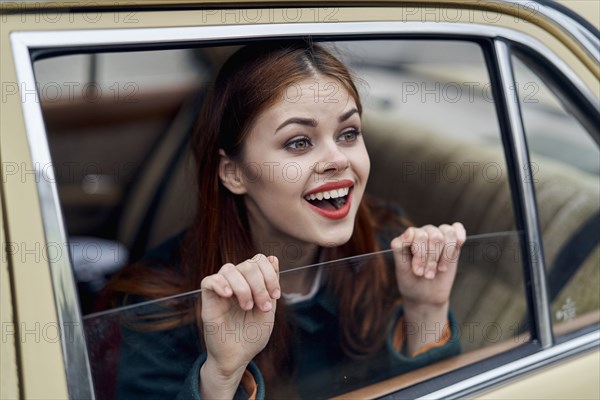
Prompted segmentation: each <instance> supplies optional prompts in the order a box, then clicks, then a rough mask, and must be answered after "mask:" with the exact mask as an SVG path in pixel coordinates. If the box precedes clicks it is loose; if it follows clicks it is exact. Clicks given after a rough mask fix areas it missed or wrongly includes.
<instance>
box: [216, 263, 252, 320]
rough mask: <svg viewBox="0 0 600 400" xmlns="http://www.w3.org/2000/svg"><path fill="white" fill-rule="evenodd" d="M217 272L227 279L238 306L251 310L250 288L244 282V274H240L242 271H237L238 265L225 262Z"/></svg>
mask: <svg viewBox="0 0 600 400" xmlns="http://www.w3.org/2000/svg"><path fill="white" fill-rule="evenodd" d="M244 262H246V261H244ZM242 264H243V263H242ZM219 274H221V275H223V277H224V278H225V279H227V282H228V283H229V286H230V287H231V290H232V291H233V294H234V295H235V297H236V298H237V300H238V303H239V305H240V308H241V309H242V310H246V311H248V310H251V309H252V307H254V301H253V300H252V290H251V289H250V285H249V284H248V282H246V278H244V275H242V273H241V272H240V271H239V269H238V266H236V265H233V264H225V265H224V266H223V267H221V270H220V271H219Z"/></svg>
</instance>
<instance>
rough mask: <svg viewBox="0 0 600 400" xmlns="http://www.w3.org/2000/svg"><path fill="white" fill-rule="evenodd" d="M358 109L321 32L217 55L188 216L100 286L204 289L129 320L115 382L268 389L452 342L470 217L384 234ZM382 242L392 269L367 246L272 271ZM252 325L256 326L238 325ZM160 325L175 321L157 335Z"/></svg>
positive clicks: (397, 367) (398, 363)
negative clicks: (339, 262) (141, 323)
mask: <svg viewBox="0 0 600 400" xmlns="http://www.w3.org/2000/svg"><path fill="white" fill-rule="evenodd" d="M361 111H362V108H361V103H360V99H359V96H358V92H357V90H356V87H355V84H354V82H353V80H352V77H351V76H350V74H349V72H348V70H347V69H346V68H345V66H344V65H343V64H342V63H341V62H340V61H338V60H337V59H336V58H335V57H333V56H332V55H331V54H330V53H328V52H327V51H325V50H324V49H323V48H322V47H320V46H319V45H317V44H314V43H310V42H306V41H285V42H269V43H262V44H259V45H253V46H247V47H244V48H242V49H240V50H239V51H238V52H236V53H235V54H234V55H233V56H232V57H231V58H230V59H229V60H228V61H227V62H226V63H225V65H224V66H223V67H222V69H221V71H220V73H219V75H218V77H217V79H216V82H215V84H214V86H213V87H212V88H211V91H210V93H209V95H208V97H207V99H206V101H205V103H204V106H203V109H202V111H201V113H200V116H199V119H198V124H197V127H196V129H195V133H194V136H193V150H194V154H195V158H196V163H197V168H198V187H199V206H198V213H197V217H196V220H195V221H194V222H193V224H192V226H191V227H190V228H189V229H188V231H186V232H185V233H184V234H183V235H182V236H181V237H180V238H177V239H175V240H171V241H169V242H168V243H167V244H165V245H163V246H161V247H160V248H159V249H158V250H155V251H154V252H152V253H151V254H150V255H148V257H147V260H155V261H158V262H157V263H151V262H149V261H147V262H145V263H142V264H138V265H136V266H133V267H131V268H128V269H126V270H125V271H124V272H123V273H122V274H121V275H120V276H119V277H117V279H116V280H115V281H114V282H113V283H112V285H111V288H112V290H113V291H115V292H119V293H123V294H126V295H133V296H139V297H141V298H143V299H149V298H161V297H164V296H169V295H173V294H176V293H182V292H185V291H190V290H194V289H197V288H199V287H200V288H202V297H201V301H200V302H198V304H196V305H195V306H194V307H190V308H189V309H187V310H185V309H184V310H176V311H173V312H172V316H173V318H166V319H164V318H163V319H160V320H159V321H158V322H156V323H155V324H154V325H155V326H154V328H155V329H153V330H152V331H151V332H138V331H136V330H127V331H126V332H125V341H124V343H125V344H124V345H123V347H122V350H121V352H122V354H121V365H122V366H125V367H126V368H125V369H123V368H122V370H121V371H120V372H119V375H120V383H119V391H120V395H121V397H139V396H144V397H145V398H146V397H157V398H164V397H166V396H167V395H175V394H179V396H181V397H182V398H198V396H201V397H202V398H232V397H234V396H250V397H253V396H258V397H263V396H264V395H265V388H266V389H267V393H269V394H275V393H282V392H276V390H280V389H281V387H282V385H281V383H282V382H287V381H288V380H289V381H290V382H292V384H291V385H292V386H294V382H299V381H300V380H301V379H302V377H303V376H307V374H309V372H310V371H312V370H314V369H315V368H321V371H322V373H323V374H326V372H328V371H329V372H330V371H333V370H336V368H337V370H336V371H344V368H347V364H344V362H345V361H344V360H351V359H360V360H364V362H362V361H361V364H360V365H364V366H367V367H366V368H367V369H368V370H369V371H371V372H372V371H376V370H377V369H378V368H379V369H382V368H383V370H384V371H394V372H395V373H398V372H401V371H404V370H408V369H412V368H416V367H419V366H421V365H424V364H426V363H428V362H431V361H433V360H435V359H438V358H441V357H446V356H449V355H452V354H455V353H456V352H457V351H458V348H457V346H458V343H457V341H456V338H455V337H452V338H450V336H451V334H454V332H451V329H449V318H450V317H449V310H448V302H449V295H450V290H451V287H452V283H453V280H454V275H455V272H456V264H457V259H458V255H459V252H460V246H461V245H462V244H463V243H464V241H465V237H466V233H465V230H464V228H463V226H462V225H461V224H460V223H454V224H453V225H441V226H440V227H434V226H431V225H427V226H424V227H421V228H416V227H409V228H408V229H404V227H400V228H399V229H398V231H397V232H396V234H395V235H394V236H395V237H393V240H391V243H390V242H389V241H387V243H385V242H384V243H380V242H382V241H383V239H382V237H383V236H385V235H382V234H381V232H383V231H384V230H382V229H380V228H381V221H376V220H375V219H374V217H373V215H374V214H375V213H380V211H381V210H371V208H372V207H369V206H368V205H367V203H366V201H365V200H364V199H363V195H364V192H365V186H366V184H367V179H368V176H369V169H370V162H369V156H368V154H367V150H366V148H365V145H364V141H363V138H362V133H361ZM398 221H402V218H401V216H400V215H399V214H398V213H396V215H395V216H394V218H393V221H392V222H396V223H397V222H398ZM396 226H399V225H398V224H396ZM388 231H389V229H388ZM388 245H391V247H392V248H393V249H395V251H394V257H393V259H394V262H393V264H394V265H393V266H392V267H391V268H390V267H389V266H387V265H386V263H385V262H384V260H383V258H374V260H373V262H371V263H370V265H369V266H361V267H357V268H336V269H333V268H332V269H330V270H325V269H323V268H321V269H318V270H317V269H315V268H309V269H301V270H298V271H296V272H294V273H290V274H282V275H281V276H280V275H279V273H280V272H282V271H284V270H289V269H293V268H295V267H299V266H303V265H308V264H313V263H316V262H319V261H326V260H332V259H338V258H342V257H348V256H354V255H358V254H365V253H371V252H375V251H377V250H379V249H380V248H382V247H385V246H388ZM290 248H293V249H294V251H293V252H290V251H289V249H290ZM284 250H285V251H284ZM149 264H153V265H151V266H149ZM282 296H283V297H285V299H284V298H282ZM127 301H131V299H130V300H127ZM400 301H401V307H399V302H400ZM317 315H321V320H318V318H317V317H316V316H317ZM323 316H324V317H323ZM306 321H308V322H306ZM303 324H304V325H303ZM306 324H308V325H309V326H312V328H306ZM311 324H313V325H311ZM248 326H251V327H253V328H254V329H256V330H257V334H256V335H253V336H252V339H251V340H249V339H248V338H246V337H245V336H244V335H236V334H235V333H236V332H240V331H241V330H243V329H244V328H245V327H248ZM315 326H316V328H315ZM190 327H192V328H190ZM165 328H169V329H171V331H170V332H177V333H176V334H172V333H171V334H169V335H168V339H165V335H164V332H165V330H164V329H165ZM192 337H195V338H197V337H200V341H199V344H198V345H197V346H198V347H199V349H198V348H195V349H192V348H193V347H194V346H195V345H191V344H190V342H194V341H193V340H192V339H191V338H192ZM240 338H241V339H240ZM157 340H162V341H165V340H166V341H167V342H168V343H169V345H168V346H167V347H166V348H162V349H155V348H153V346H152V343H156V341H157ZM132 343H135V344H136V345H137V346H139V348H141V349H142V350H143V351H139V352H136V351H134V350H132V345H131V344H132ZM194 343H195V342H194ZM146 344H147V346H146ZM181 346H183V347H181ZM185 346H187V347H185ZM146 347H147V348H146ZM174 349H175V350H174ZM299 349H300V350H299ZM165 375H168V376H167V377H166V376H165ZM323 376H324V375H323ZM287 378H289V379H287ZM312 382H314V380H313V381H312ZM276 388H279V389H276ZM281 390H283V389H281ZM297 390H298V393H299V394H300V395H307V393H308V392H307V391H304V390H303V388H297ZM286 393H287V392H286ZM318 393H324V392H318Z"/></svg>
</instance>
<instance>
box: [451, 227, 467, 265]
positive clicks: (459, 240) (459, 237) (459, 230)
mask: <svg viewBox="0 0 600 400" xmlns="http://www.w3.org/2000/svg"><path fill="white" fill-rule="evenodd" d="M452 227H453V228H454V229H455V231H456V249H455V258H456V260H457V261H458V258H459V257H460V249H461V248H462V246H463V244H465V242H466V241H467V231H466V230H465V227H464V226H463V224H461V223H460V222H455V223H453V224H452Z"/></svg>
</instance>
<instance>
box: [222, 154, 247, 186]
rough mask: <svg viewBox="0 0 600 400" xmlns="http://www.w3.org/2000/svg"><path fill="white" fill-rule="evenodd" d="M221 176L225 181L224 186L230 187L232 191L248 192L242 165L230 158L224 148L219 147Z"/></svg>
mask: <svg viewBox="0 0 600 400" xmlns="http://www.w3.org/2000/svg"><path fill="white" fill-rule="evenodd" d="M219 178H220V179H221V182H223V186H225V187H226V188H227V189H229V191H230V192H231V193H233V194H244V193H246V186H245V185H244V181H243V179H242V171H241V169H240V166H239V165H238V163H237V162H235V161H234V160H232V159H231V158H229V157H228V156H227V154H225V151H224V150H223V149H219Z"/></svg>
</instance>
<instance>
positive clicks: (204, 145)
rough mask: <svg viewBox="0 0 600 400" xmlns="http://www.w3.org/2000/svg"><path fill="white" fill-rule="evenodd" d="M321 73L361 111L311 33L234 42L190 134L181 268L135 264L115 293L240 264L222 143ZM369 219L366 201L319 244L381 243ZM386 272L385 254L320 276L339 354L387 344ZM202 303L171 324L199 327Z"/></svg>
mask: <svg viewBox="0 0 600 400" xmlns="http://www.w3.org/2000/svg"><path fill="white" fill-rule="evenodd" d="M317 74H320V75H322V76H325V77H329V78H332V79H335V80H336V81H337V82H339V83H340V84H341V85H342V86H343V87H344V88H345V89H346V90H347V91H348V93H349V94H350V95H351V96H352V97H353V98H354V100H355V101H356V105H357V107H358V111H359V113H361V112H362V107H361V102H360V98H359V95H358V91H357V89H356V86H355V84H354V82H353V79H352V76H351V74H350V73H349V71H348V69H347V68H346V67H345V66H344V65H343V64H342V63H341V62H340V61H339V60H338V59H337V58H335V57H334V56H333V55H332V54H330V53H329V52H328V51H326V50H325V49H324V48H323V47H321V46H319V45H318V44H315V43H312V42H310V41H303V40H293V41H284V42H283V41H277V42H264V43H260V44H254V45H249V46H246V47H243V48H241V49H240V50H238V51H237V52H236V53H235V54H234V55H233V56H231V57H230V58H229V59H228V60H227V61H226V63H225V64H224V65H223V67H222V68H221V70H220V72H219V74H218V76H217V78H216V81H215V83H214V85H213V86H212V87H211V88H210V90H209V93H208V95H207V98H206V100H205V102H204V105H203V107H202V109H201V111H200V114H199V117H198V121H197V124H196V127H195V130H194V134H193V136H192V143H191V145H192V149H193V153H194V156H195V162H196V168H197V185H198V193H199V201H198V208H197V213H196V217H195V220H194V221H193V222H192V225H191V227H190V228H189V229H188V231H187V233H186V235H185V237H184V240H183V245H182V246H181V265H180V266H179V268H178V269H177V270H178V271H179V273H177V274H175V273H173V269H172V268H144V266H143V265H137V266H132V267H131V268H128V269H126V270H125V271H124V272H123V273H122V274H120V275H119V276H118V277H117V279H115V280H114V281H113V282H112V283H111V287H110V288H111V289H112V290H113V291H115V292H119V293H122V294H123V293H124V294H130V295H136V296H143V297H145V298H160V297H164V296H169V295H173V294H177V293H183V292H186V291H190V290H195V289H198V288H199V287H200V282H201V280H202V279H203V278H204V277H205V276H207V275H211V274H215V273H217V272H218V271H219V269H220V268H221V266H222V265H224V264H225V263H234V264H237V263H240V262H242V261H244V260H246V259H248V258H251V257H252V256H254V255H255V254H256V252H257V251H256V249H255V248H254V245H253V241H252V238H251V236H250V229H249V226H248V217H247V213H246V208H245V206H244V202H243V197H242V196H237V195H234V194H232V193H231V192H230V191H229V190H227V189H226V188H225V187H224V186H223V184H222V183H221V181H220V179H219V174H218V167H219V153H218V150H219V149H223V150H224V151H225V152H226V154H227V155H228V156H230V157H233V158H235V157H236V156H238V155H239V154H241V151H242V149H243V145H244V140H245V138H246V136H247V134H248V132H249V130H250V127H251V125H252V123H253V121H254V120H255V119H256V117H257V116H258V115H259V114H260V113H261V112H262V111H263V110H265V109H266V108H268V107H269V106H271V105H272V104H274V103H275V102H276V101H277V100H278V99H279V98H280V97H279V96H282V95H283V94H284V93H285V90H286V89H287V88H289V87H290V85H292V84H294V83H297V82H299V81H301V80H304V79H307V78H311V77H315V76H316V75H317ZM374 230H375V224H374V221H373V218H372V216H371V213H370V212H369V208H368V206H367V205H366V203H365V201H363V202H362V203H361V204H360V206H359V209H358V213H357V216H356V220H355V224H354V231H353V234H352V236H351V238H350V240H349V241H348V242H347V243H345V244H344V245H342V246H340V247H337V248H329V249H325V250H324V252H325V257H326V258H327V259H336V258H342V257H348V256H353V255H359V254H365V253H370V252H374V251H377V250H379V245H378V243H377V240H376V238H375V234H374ZM394 282H395V281H394V277H393V272H392V270H391V269H390V268H388V267H386V266H385V265H384V262H383V260H382V259H375V260H374V262H372V263H371V265H369V267H368V268H358V269H354V268H333V269H332V270H331V271H329V272H328V275H327V290H329V291H330V293H332V295H334V296H335V297H336V299H337V302H338V311H339V323H340V330H339V332H340V343H341V345H342V348H343V350H344V352H345V353H346V354H348V355H349V356H352V357H360V356H363V355H368V354H371V353H373V352H375V351H377V350H378V349H380V348H381V347H382V346H383V345H384V343H385V335H386V332H387V329H386V324H387V322H388V321H389V319H390V315H391V312H392V310H393V308H394V307H395V305H396V304H397V300H398V297H399V294H398V290H397V288H396V285H395V283H394ZM282 303H283V302H279V304H278V306H277V314H276V317H275V327H274V329H273V332H272V335H271V338H270V340H269V344H268V345H267V347H266V348H265V349H264V350H263V351H262V352H261V353H260V354H259V355H258V356H257V359H256V362H257V363H258V365H259V367H260V368H261V371H262V373H263V375H264V376H265V379H266V380H267V381H269V380H271V379H273V378H274V377H275V376H277V375H280V373H281V371H282V368H283V369H285V368H284V367H285V364H286V360H287V359H286V357H287V355H288V354H289V349H288V347H289V346H288V343H290V340H289V339H290V338H289V336H290V331H289V328H288V327H287V325H286V319H285V316H284V313H285V305H284V304H282ZM200 310H201V304H200V302H199V301H198V302H197V304H196V305H195V306H194V307H193V309H191V310H188V312H184V313H183V315H184V316H183V317H181V315H182V314H181V313H179V314H178V315H179V318H177V319H174V320H172V321H171V323H165V320H162V322H161V326H158V325H157V328H159V329H160V328H168V327H172V326H175V325H177V324H182V323H189V322H190V321H192V320H195V321H196V322H197V324H198V326H199V327H200V328H201V327H202V321H201V319H200V315H201V314H200Z"/></svg>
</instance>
